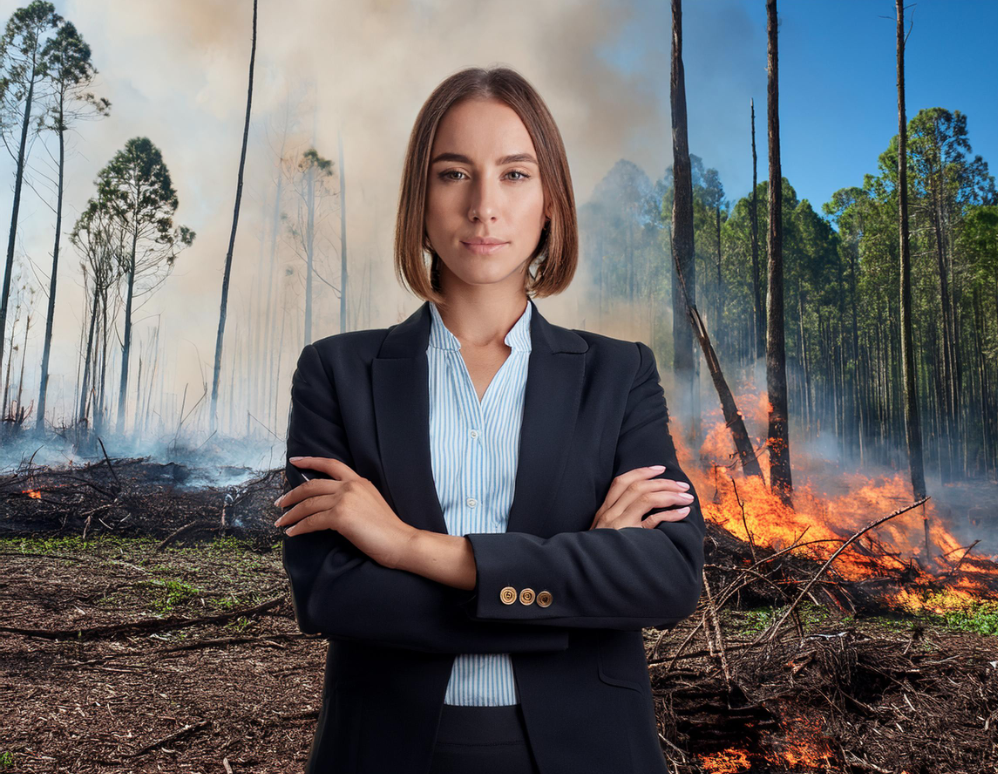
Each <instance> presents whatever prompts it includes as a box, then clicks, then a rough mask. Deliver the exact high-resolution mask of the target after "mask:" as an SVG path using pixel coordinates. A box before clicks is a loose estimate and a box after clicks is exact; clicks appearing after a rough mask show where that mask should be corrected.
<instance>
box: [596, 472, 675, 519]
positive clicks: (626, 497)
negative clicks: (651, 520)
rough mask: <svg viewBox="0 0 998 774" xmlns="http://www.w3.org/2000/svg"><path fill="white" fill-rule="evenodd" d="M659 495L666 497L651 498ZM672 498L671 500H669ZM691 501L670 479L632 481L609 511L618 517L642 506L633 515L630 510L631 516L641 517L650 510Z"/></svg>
mask: <svg viewBox="0 0 998 774" xmlns="http://www.w3.org/2000/svg"><path fill="white" fill-rule="evenodd" d="M656 494H661V495H667V497H665V498H664V499H663V498H653V497H652V495H656ZM670 498H672V499H670ZM690 502H692V500H691V499H690V498H689V496H688V493H686V492H683V491H682V490H680V489H677V487H676V482H675V481H674V480H672V479H666V478H655V479H650V480H647V481H644V480H638V481H634V482H632V483H631V484H630V486H628V487H627V489H625V490H624V491H623V492H621V494H620V496H619V497H618V498H617V500H616V502H614V503H613V505H612V506H611V509H612V510H613V511H614V514H616V515H617V516H619V515H620V514H622V513H624V512H625V511H627V510H628V509H631V507H632V506H635V505H636V506H642V505H643V507H641V510H640V511H639V512H638V513H637V514H635V513H634V511H633V510H632V511H631V513H632V514H633V515H641V516H643V515H644V514H645V513H647V512H648V511H649V510H651V509H652V508H657V507H662V506H668V505H677V504H678V505H687V504H689V503H690Z"/></svg>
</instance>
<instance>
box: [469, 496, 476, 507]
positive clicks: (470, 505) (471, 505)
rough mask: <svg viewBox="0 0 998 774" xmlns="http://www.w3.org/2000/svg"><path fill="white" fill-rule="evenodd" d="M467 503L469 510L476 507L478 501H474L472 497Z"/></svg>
mask: <svg viewBox="0 0 998 774" xmlns="http://www.w3.org/2000/svg"><path fill="white" fill-rule="evenodd" d="M467 503H468V507H469V508H474V507H475V506H476V505H478V500H476V499H475V498H474V497H469V498H468V500H467Z"/></svg>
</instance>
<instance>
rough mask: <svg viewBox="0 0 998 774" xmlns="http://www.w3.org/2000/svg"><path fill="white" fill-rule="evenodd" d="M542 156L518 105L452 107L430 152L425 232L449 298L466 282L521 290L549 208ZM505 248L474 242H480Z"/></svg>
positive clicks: (484, 102) (481, 103)
mask: <svg viewBox="0 0 998 774" xmlns="http://www.w3.org/2000/svg"><path fill="white" fill-rule="evenodd" d="M536 158H537V153H536V151H535V150H534V144H533V142H531V140H530V134H529V133H528V132H527V128H526V126H524V125H523V122H522V121H521V120H520V117H519V116H518V115H517V114H516V111H514V110H513V109H512V108H510V107H508V106H507V105H506V104H505V103H503V102H500V101H498V100H494V99H488V100H483V99H468V100H465V101H463V102H461V103H459V104H456V105H454V106H452V107H451V108H450V109H449V110H448V111H447V113H446V114H444V117H443V118H442V119H441V120H440V124H439V125H438V126H437V132H436V135H435V137H434V140H433V148H432V150H431V153H430V170H429V181H428V183H427V192H426V233H427V236H428V238H429V242H430V244H431V245H432V246H433V249H434V250H435V251H436V253H437V255H439V256H440V261H441V266H440V283H441V288H442V290H443V292H444V294H445V295H446V294H447V293H448V291H449V289H455V288H456V286H459V285H496V284H499V283H504V284H509V285H510V286H511V287H515V288H517V289H522V288H523V287H524V283H525V281H526V277H527V274H526V272H527V267H528V264H527V259H528V258H529V257H530V256H531V254H532V253H533V252H534V250H535V249H536V248H537V244H538V242H539V241H540V237H541V229H542V228H543V227H544V223H545V219H546V218H547V217H549V216H550V214H551V213H550V209H549V208H548V207H547V203H546V202H545V199H544V191H543V188H542V187H541V179H540V168H539V167H538V165H537V161H536ZM483 238H484V239H492V240H498V241H499V242H501V243H502V244H500V245H493V246H487V245H475V244H474V241H475V240H476V239H483Z"/></svg>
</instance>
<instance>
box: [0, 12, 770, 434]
mask: <svg viewBox="0 0 998 774" xmlns="http://www.w3.org/2000/svg"><path fill="white" fill-rule="evenodd" d="M56 6H57V10H58V12H59V13H61V14H62V15H63V16H65V17H66V18H67V19H69V20H70V21H72V22H73V23H74V24H75V25H76V26H77V28H78V29H79V30H80V33H81V34H82V36H83V37H84V39H85V40H86V41H87V43H88V44H89V45H90V47H91V49H92V55H93V60H94V63H95V65H96V67H97V69H98V70H99V73H100V74H99V76H98V78H97V81H96V82H95V83H94V84H93V87H92V89H91V90H92V91H93V92H94V93H95V94H96V95H98V96H101V97H106V98H108V99H109V100H110V101H111V103H112V108H111V115H110V117H108V118H106V119H103V120H98V121H94V120H90V121H83V122H78V123H77V124H76V125H75V126H74V127H73V129H72V132H71V133H70V134H69V135H68V136H67V141H68V146H67V164H66V180H65V186H66V189H65V197H64V213H63V238H62V241H61V250H60V267H59V289H58V306H57V311H56V318H55V332H54V339H53V354H52V363H51V366H50V373H51V374H52V378H51V381H50V384H49V409H50V419H52V418H55V419H60V418H62V417H64V416H66V415H67V414H69V413H71V412H72V407H71V401H72V397H73V395H74V392H75V390H76V385H77V376H76V374H77V371H78V368H79V364H78V363H79V350H80V347H81V340H80V331H81V330H82V329H84V328H85V326H86V323H87V319H86V317H85V315H84V299H83V289H82V284H83V280H82V274H81V272H80V269H79V265H78V264H79V256H78V255H77V254H76V253H75V251H74V250H73V248H72V246H71V245H70V244H69V242H68V239H67V238H66V236H65V235H66V234H68V232H69V230H70V229H71V228H72V225H73V223H74V222H75V221H76V218H77V217H78V216H79V214H80V212H81V211H82V209H83V208H84V207H85V206H86V202H87V200H88V198H89V197H91V196H93V195H94V193H95V190H94V182H93V181H94V179H95V177H96V175H97V172H98V171H99V170H100V169H101V168H102V167H103V166H104V165H105V164H106V163H107V162H108V161H109V160H110V159H111V158H112V156H113V155H114V154H115V152H117V151H118V150H119V149H121V148H122V147H123V145H124V143H125V142H126V141H127V140H128V139H130V138H132V137H135V136H147V137H149V138H150V139H151V140H152V141H153V143H155V145H156V146H158V147H159V148H160V150H161V151H162V153H163V157H164V160H165V162H166V164H167V165H168V167H169V169H170V172H171V175H172V180H173V185H174V187H175V188H176V190H177V194H178V198H179V202H180V207H179V209H178V211H177V213H176V217H175V225H186V226H188V227H190V228H192V229H194V231H196V232H197V238H196V240H195V243H194V245H193V247H191V248H190V249H188V250H186V251H184V252H182V253H181V255H180V256H179V258H178V260H177V263H176V267H175V269H174V271H173V273H172V275H171V276H170V277H169V278H168V279H167V281H166V282H165V284H164V285H163V286H162V287H161V288H159V289H158V290H157V291H156V293H155V294H153V295H151V296H147V297H143V298H141V299H137V300H136V303H137V308H136V310H135V316H134V328H133V337H132V341H133V347H134V348H133V351H132V355H131V369H132V370H131V376H130V379H129V381H130V391H131V387H132V385H134V384H135V380H136V374H137V368H138V357H139V352H138V349H137V347H138V342H139V341H143V340H145V338H146V337H147V336H148V335H149V332H150V331H151V330H152V328H153V327H154V326H155V325H157V324H159V325H160V341H161V342H162V343H163V357H164V358H165V360H161V361H160V364H159V368H160V369H166V370H167V371H168V372H169V382H168V384H167V386H166V390H167V392H169V393H172V394H173V395H175V396H176V401H177V405H178V406H179V403H180V396H181V395H182V393H183V390H184V387H185V385H186V386H188V395H189V396H194V398H193V399H196V397H197V396H199V395H200V394H201V391H202V384H203V382H204V381H207V382H208V384H209V389H210V382H211V365H212V359H213V354H214V341H215V333H216V329H217V325H218V308H219V299H220V294H221V284H222V275H223V270H224V261H225V254H226V250H227V247H228V240H229V233H230V230H231V226H232V212H233V206H234V196H235V184H236V174H237V170H238V163H239V149H240V142H241V138H242V131H243V120H244V115H245V110H246V91H247V75H248V67H249V54H250V32H251V22H252V5H251V3H249V2H241V3H233V2H231V1H230V0H226V1H224V2H223V1H222V0H197V1H196V2H195V1H194V0H174V1H173V2H169V3H149V2H147V3H135V2H128V1H127V0H65V2H57V3H56ZM259 14H260V16H259V23H258V38H257V51H256V69H255V80H254V90H253V105H252V124H251V133H250V138H249V148H248V153H247V159H246V169H245V180H244V187H243V192H242V204H241V212H240V218H239V230H238V235H237V240H236V245H235V251H234V262H233V276H232V285H231V288H230V295H229V313H228V321H227V326H226V338H225V347H226V350H225V357H224V359H223V376H224V377H226V379H227V377H228V375H229V374H230V373H231V369H232V359H231V358H232V357H233V356H234V351H235V347H236V342H237V341H239V340H240V339H242V340H246V339H247V338H248V326H249V323H250V321H251V320H252V321H254V324H259V323H260V321H261V320H262V314H263V312H262V309H261V305H260V304H259V302H258V299H257V296H256V293H257V291H256V290H255V289H254V284H253V283H254V279H255V278H256V277H257V275H258V273H259V268H258V267H259V266H260V262H261V260H263V261H264V262H265V264H264V265H266V262H268V261H269V260H270V233H271V232H270V230H271V228H272V226H273V223H272V212H273V196H274V190H275V181H276V175H277V163H278V158H277V155H278V151H279V149H280V148H281V145H282V142H285V155H286V156H287V157H290V158H293V157H294V156H295V154H296V153H297V154H300V153H301V152H303V151H304V150H305V149H306V148H307V147H309V146H310V145H311V144H312V142H313V137H314V144H315V147H316V148H317V150H318V152H319V153H320V154H321V155H322V156H324V157H326V158H329V159H332V160H333V161H334V162H335V163H337V164H338V159H337V155H338V150H337V145H338V142H339V140H340V138H341V137H342V142H343V148H344V156H345V164H344V168H345V174H346V191H347V195H346V212H347V215H346V219H347V235H348V255H349V269H350V277H351V279H350V281H351V283H352V285H351V292H357V293H359V291H360V288H361V286H362V283H365V282H369V284H370V288H371V291H370V292H369V293H367V292H365V294H364V295H365V296H366V297H369V299H370V302H369V305H368V304H365V305H364V306H362V307H361V309H360V310H358V312H357V319H356V322H355V327H360V328H369V327H383V326H387V325H390V324H393V323H395V322H397V321H399V320H400V319H403V318H404V317H405V316H407V315H408V314H409V313H411V312H412V311H413V310H414V309H415V308H416V306H417V305H418V300H417V299H415V298H414V297H413V296H411V295H410V294H408V293H406V292H405V291H403V290H402V289H401V288H400V287H399V286H398V284H397V282H396V280H395V277H394V273H393V268H392V262H391V244H392V237H393V229H394V212H395V206H396V203H397V196H398V188H399V182H400V174H401V164H402V159H403V155H404V152H405V145H406V141H407V139H408V135H409V132H410V130H411V128H412V124H413V121H414V119H415V116H416V113H417V112H418V110H419V107H420V105H421V104H422V102H423V101H424V100H425V98H426V96H428V94H429V93H430V91H431V90H432V89H433V88H434V87H435V86H436V85H437V84H438V83H439V82H440V81H441V80H442V79H443V78H445V77H446V76H447V75H449V74H450V73H452V72H455V71H457V70H459V69H462V68H464V67H467V66H488V65H493V64H503V65H507V66H511V67H513V68H515V69H517V70H518V71H519V72H521V73H522V74H523V75H524V76H525V77H527V78H528V79H529V80H530V81H531V82H532V83H533V84H534V85H535V86H536V87H537V88H538V90H539V91H540V93H541V94H542V95H543V97H544V98H545V100H546V101H547V103H548V106H549V107H550V109H551V110H552V112H553V114H554V116H555V118H556V120H557V121H558V123H559V127H560V129H561V132H562V136H563V138H564V140H565V143H566V146H567V148H568V153H569V160H570V164H571V171H572V175H573V181H574V185H575V189H576V190H575V193H576V199H577V202H578V203H579V204H581V203H582V202H584V201H585V200H586V199H587V198H588V196H589V195H590V193H591V192H592V190H593V188H594V187H595V186H596V184H597V183H598V181H599V180H600V179H601V178H602V177H603V176H604V175H605V174H606V173H607V171H608V170H609V169H610V168H611V167H612V166H613V165H614V164H615V163H616V162H617V161H618V160H619V159H621V158H628V159H629V160H631V161H633V162H634V163H636V164H638V165H639V166H640V167H641V168H643V169H644V170H645V171H646V172H647V173H648V175H649V177H651V178H652V179H656V178H658V177H660V176H661V174H662V172H663V171H664V169H665V168H666V167H667V166H668V165H669V164H670V163H671V129H670V117H669V116H670V112H669V99H668V94H669V91H668V90H669V78H668V75H669V50H670V25H671V20H670V16H669V9H668V6H667V4H664V3H658V2H652V1H651V0H644V1H642V2H637V1H636V0H629V1H627V2H623V1H619V2H595V1H594V0H575V1H573V0H561V1H552V2H543V3H538V2H536V1H535V0H529V1H528V0H507V1H505V2H502V3H498V2H469V1H468V0H365V1H359V0H358V1H356V2H349V3H318V2H303V1H302V0H291V1H290V2H286V3H283V4H280V5H277V4H274V3H260V6H259ZM6 15H7V16H9V11H8V12H7V14H6ZM722 18H723V20H724V23H723V24H721V23H720V21H721V19H722ZM684 25H685V42H684V54H685V56H686V83H687V92H688V102H689V111H690V136H691V150H692V151H693V152H696V153H698V154H700V155H703V156H705V157H707V158H708V159H710V158H713V156H714V155H715V154H718V155H719V158H721V159H723V158H724V155H723V152H722V146H723V143H722V141H721V136H722V134H723V132H724V131H726V129H727V127H725V126H723V124H726V123H727V124H730V122H731V120H732V119H731V117H730V115H731V111H730V109H728V108H725V107H724V105H725V104H726V103H727V102H728V101H729V100H728V97H729V96H730V97H731V99H735V98H737V99H738V100H739V104H740V103H741V102H745V105H744V106H743V107H744V110H743V111H742V112H744V113H745V115H744V116H743V117H742V118H741V119H740V123H743V124H746V125H747V121H748V117H747V112H748V109H747V97H746V96H745V95H746V94H748V93H750V92H751V91H752V84H755V86H756V87H757V88H756V89H755V93H756V94H758V95H763V94H764V79H765V72H764V59H763V53H762V52H764V43H762V41H763V37H762V36H763V33H764V30H762V29H759V28H758V25H753V24H750V23H749V20H748V18H747V15H746V12H745V11H744V10H743V6H742V4H740V3H738V2H735V1H734V0H729V1H728V2H723V3H714V4H709V7H708V5H707V4H690V3H688V4H687V10H686V13H685V14H684ZM760 46H761V48H760ZM719 53H723V54H724V56H723V57H720V56H718V54H719ZM742 58H744V59H746V60H748V59H751V60H752V61H753V62H754V66H753V68H749V67H746V66H744V65H740V64H739V63H738V62H737V61H732V60H739V59H742ZM722 59H723V62H722V61H721V60H722ZM749 72H752V73H754V74H753V75H751V76H749V75H746V73H749ZM722 76H723V78H722ZM749 80H751V82H752V83H748V82H743V81H749ZM700 108H703V110H700ZM722 117H723V118H722ZM715 124H718V127H717V128H715V126H714V125H715ZM746 136H747V134H746ZM741 155H743V154H739V159H740V160H739V164H741V165H742V166H745V164H744V163H743V162H744V160H743V159H741V158H740V156H741ZM57 158H58V145H57V141H56V138H55V137H54V136H46V137H43V138H41V139H39V141H38V142H37V143H36V145H35V147H34V149H33V151H32V155H31V158H30V162H29V163H30V167H31V170H32V171H31V172H30V173H29V174H30V175H31V177H32V179H33V181H34V183H35V187H36V188H37V190H38V192H39V193H40V194H41V196H42V198H43V199H44V201H42V200H40V199H39V198H38V195H37V194H35V193H33V192H32V191H30V190H29V189H28V188H27V187H25V189H24V194H23V198H22V205H21V217H20V226H19V231H18V255H17V258H16V263H17V264H18V266H19V267H20V268H19V270H18V271H19V276H20V277H21V278H22V281H23V282H25V283H26V284H27V285H43V286H44V287H45V288H46V289H47V272H48V271H49V270H50V268H51V251H52V241H53V227H54V215H53V211H52V209H51V208H52V207H54V201H55V195H54V190H55V189H54V185H53V184H52V183H51V181H52V180H54V179H55V175H56V166H55V161H54V160H55V159H57ZM723 171H724V170H723V169H722V173H723ZM0 174H3V175H5V176H6V177H7V179H8V180H12V179H13V165H12V164H10V163H9V160H8V159H5V160H4V163H3V164H2V165H0ZM748 174H749V172H748V170H747V169H746V170H745V175H744V177H745V184H744V186H741V187H747V186H748ZM46 178H48V180H46ZM333 187H334V188H336V187H337V185H336V183H335V181H334V182H333ZM284 193H285V197H284V198H285V202H284V204H285V209H286V210H288V211H293V199H294V194H293V192H291V191H289V190H288V189H287V187H286V186H285V191H284ZM338 207H339V202H338V201H336V202H333V203H332V209H331V210H330V211H329V212H328V213H327V219H326V221H325V223H323V224H322V226H321V229H322V232H323V235H322V237H321V238H320V240H319V255H318V256H317V262H318V264H317V265H318V267H319V270H320V271H322V272H323V274H324V276H325V277H326V278H327V279H328V280H329V281H330V282H332V283H333V284H337V285H338V283H339V249H340V246H339V245H340V243H339V211H338ZM277 251H278V260H279V261H281V262H283V263H286V264H291V265H300V259H298V258H296V256H295V254H294V251H293V247H292V245H291V240H290V239H289V237H288V236H287V233H286V228H285V227H283V226H282V232H281V233H280V234H279V235H278V239H277ZM296 262H298V263H296ZM16 282H17V278H15V284H16ZM315 292H316V297H315V303H316V308H315V318H314V328H313V338H321V337H322V336H324V335H329V334H332V333H337V332H338V331H339V299H338V297H337V295H336V293H335V292H334V291H333V290H332V289H331V288H329V287H327V286H325V285H323V284H322V283H317V286H316V291H315ZM299 295H300V294H299ZM579 295H580V294H578V293H577V292H576V290H575V289H574V288H573V289H570V290H569V291H567V292H566V293H564V294H562V295H561V296H559V297H555V298H551V299H544V300H543V301H542V302H541V307H542V309H543V311H544V313H545V315H546V316H547V317H548V318H549V319H551V320H552V321H553V322H556V323H558V324H562V325H568V326H577V325H578V324H579V320H581V319H582V318H583V317H584V310H582V309H580V308H579V307H580V301H579ZM43 296H44V293H40V294H37V295H36V305H35V308H34V311H33V318H32V327H31V330H30V332H29V335H28V341H27V346H26V350H27V353H28V362H27V365H26V368H25V383H24V394H25V395H26V396H31V395H35V394H37V384H38V371H39V368H40V361H41V351H42V344H43V335H44V322H43V321H44V298H43ZM288 302H289V308H288V309H287V310H286V311H287V314H288V320H287V324H288V329H287V331H286V334H285V339H284V342H285V343H284V349H283V353H284V354H283V357H282V363H281V368H280V371H279V372H277V373H268V374H266V375H265V380H267V381H269V380H276V384H277V385H278V388H279V390H280V392H281V395H280V396H279V401H278V403H279V408H275V409H274V410H273V411H271V412H270V414H271V416H270V418H269V420H268V424H269V427H270V429H271V430H272V431H273V432H275V433H277V434H278V435H280V436H283V432H284V429H285V428H284V426H283V423H284V420H283V419H282V417H286V406H287V393H288V391H289V386H290V375H291V371H292V369H293V366H294V361H295V359H296V357H297V354H298V352H299V351H300V346H301V343H302V341H301V335H302V333H301V331H300V329H299V330H296V329H295V328H293V327H292V326H293V325H299V326H300V319H301V317H302V316H303V313H304V312H303V304H302V303H300V302H299V300H298V298H297V297H294V296H292V297H291V298H290V299H288ZM13 314H14V312H13V303H12V310H11V320H13ZM295 320H298V321H299V322H295ZM10 324H12V323H9V325H10ZM23 324H24V323H23V316H22V320H21V322H20V323H19V326H18V333H19V335H20V336H21V337H23ZM119 324H120V323H119ZM19 357H20V355H18V358H19ZM15 362H19V359H18V361H15ZM118 362H120V358H119V361H118ZM117 381H118V375H117V374H116V373H113V372H112V371H111V370H110V369H109V383H111V384H113V385H114V386H115V388H116V385H117ZM225 383H227V382H223V384H225ZM237 392H238V389H237ZM222 394H223V395H225V394H227V393H225V392H224V391H223V393H222ZM130 399H131V398H130ZM193 399H192V400H189V401H188V404H187V405H188V407H189V406H190V405H191V404H192V402H193ZM222 404H224V401H220V413H221V414H223V415H224V413H225V412H224V411H223V410H222ZM112 405H113V404H112ZM129 414H130V415H133V414H134V405H130V406H129ZM112 415H113V412H112ZM222 419H223V426H224V422H225V417H224V416H223V417H222ZM244 425H245V422H242V421H240V422H237V427H242V426H244ZM223 432H224V429H223Z"/></svg>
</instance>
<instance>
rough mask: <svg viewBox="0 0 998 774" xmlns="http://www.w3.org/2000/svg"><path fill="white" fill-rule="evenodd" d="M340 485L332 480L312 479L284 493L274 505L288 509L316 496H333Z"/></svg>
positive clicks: (341, 483)
mask: <svg viewBox="0 0 998 774" xmlns="http://www.w3.org/2000/svg"><path fill="white" fill-rule="evenodd" d="M342 485H343V482H342V481H336V480H334V479H328V478H313V479H311V480H309V481H306V482H305V483H304V484H299V485H298V486H296V487H295V488H294V489H291V490H289V491H287V492H285V493H284V494H283V495H281V496H280V497H278V498H277V499H276V500H274V505H276V506H278V507H279V508H290V507H291V506H292V505H295V504H297V503H300V502H302V501H303V500H305V499H307V498H309V497H315V496H316V495H321V494H334V493H335V492H336V490H337V489H339V487H340V486H342Z"/></svg>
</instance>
